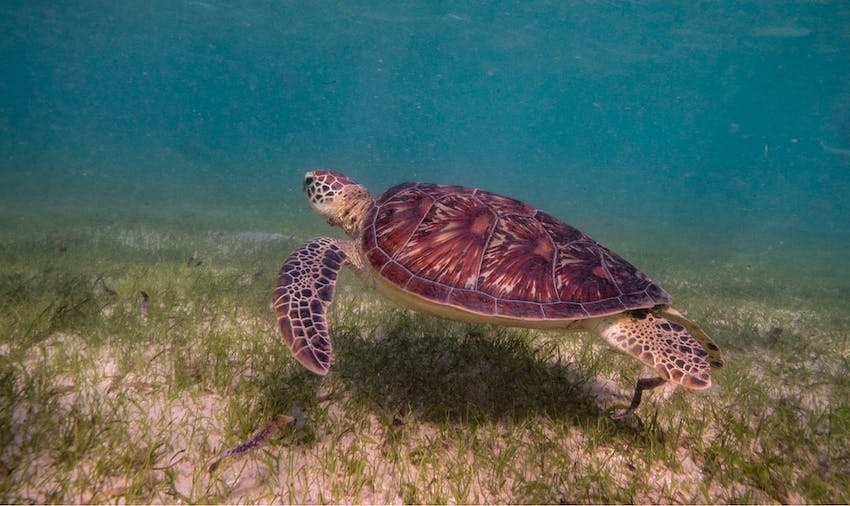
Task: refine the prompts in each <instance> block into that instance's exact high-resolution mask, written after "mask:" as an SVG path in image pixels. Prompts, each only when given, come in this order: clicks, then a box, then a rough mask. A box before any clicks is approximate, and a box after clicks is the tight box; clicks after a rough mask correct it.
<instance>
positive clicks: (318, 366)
mask: <svg viewBox="0 0 850 506" xmlns="http://www.w3.org/2000/svg"><path fill="white" fill-rule="evenodd" d="M349 242H350V241H340V240H338V239H333V238H330V237H317V238H315V239H311V240H309V241H307V243H306V244H304V245H303V246H301V247H300V248H298V249H297V250H295V251H294V252H293V253H292V254H291V255H289V257H288V258H287V259H286V261H285V262H284V264H283V267H281V269H280V273H279V274H278V278H277V287H276V288H275V291H274V301H273V305H274V309H275V313H276V314H277V322H278V327H279V328H280V332H281V334H282V335H283V340H284V341H286V344H287V345H289V349H290V350H292V354H293V355H295V358H297V359H298V360H299V361H300V362H301V363H302V364H303V365H304V367H306V368H307V369H310V370H311V371H313V372H315V373H318V374H322V375H324V374H327V373H328V369H329V368H330V366H331V351H332V347H331V340H330V336H329V335H328V325H327V319H326V312H327V308H328V306H329V305H330V304H331V302H332V301H333V296H334V288H335V287H336V278H337V275H338V274H339V270H340V268H341V267H342V266H343V265H345V264H347V263H349V262H350V260H349V255H348V254H347V253H346V250H347V249H349V248H350V245H349Z"/></svg>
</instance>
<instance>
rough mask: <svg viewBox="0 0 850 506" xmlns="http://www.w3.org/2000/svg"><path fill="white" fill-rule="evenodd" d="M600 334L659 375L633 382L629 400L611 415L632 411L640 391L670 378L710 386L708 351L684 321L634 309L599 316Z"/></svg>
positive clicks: (699, 386)
mask: <svg viewBox="0 0 850 506" xmlns="http://www.w3.org/2000/svg"><path fill="white" fill-rule="evenodd" d="M597 331H598V332H599V334H600V335H601V336H602V337H603V338H604V339H605V340H606V341H608V342H609V343H610V344H611V345H613V346H614V347H616V348H617V349H619V350H622V351H624V352H626V353H628V354H629V355H632V356H634V357H636V358H638V359H640V361H641V362H643V363H644V364H646V365H648V366H650V367H652V368H653V369H655V371H656V372H657V373H658V375H659V378H644V379H641V380H640V381H638V383H637V385H636V386H635V393H634V397H633V399H632V403H631V405H630V406H629V409H627V410H626V411H625V412H623V413H619V414H617V415H614V419H619V418H623V417H625V416H628V415H629V414H631V413H632V412H633V411H634V410H635V409H637V407H638V405H640V399H641V393H642V392H643V391H644V390H650V389H652V388H655V387H658V386H660V385H662V384H663V383H664V381H672V382H673V383H678V384H681V385H684V386H686V387H688V388H691V389H695V390H702V389H704V388H708V387H710V386H711V376H710V375H709V372H710V371H711V368H712V366H711V364H710V363H709V358H710V357H709V352H708V351H706V349H705V348H703V346H702V344H700V342H699V341H697V340H696V339H695V338H694V337H693V336H692V335H691V334H690V333H689V332H688V329H687V328H685V326H684V325H681V324H679V323H676V322H674V321H671V320H668V319H666V318H664V317H663V316H661V314H660V313H657V312H654V311H650V310H635V311H628V312H626V313H620V314H617V315H614V316H610V317H607V318H601V319H600V320H599V324H598V326H597Z"/></svg>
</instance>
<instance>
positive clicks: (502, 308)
mask: <svg viewBox="0 0 850 506" xmlns="http://www.w3.org/2000/svg"><path fill="white" fill-rule="evenodd" d="M496 314H498V315H502V316H510V317H513V318H517V317H519V318H535V319H542V318H544V317H545V315H544V314H543V308H542V307H541V305H540V304H537V303H535V302H522V301H517V300H502V299H499V300H497V301H496Z"/></svg>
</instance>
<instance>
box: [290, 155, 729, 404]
mask: <svg viewBox="0 0 850 506" xmlns="http://www.w3.org/2000/svg"><path fill="white" fill-rule="evenodd" d="M303 190H304V194H305V196H306V198H307V201H308V202H309V203H310V205H311V206H312V207H313V208H314V209H315V210H316V211H318V213H319V214H321V215H322V216H323V217H324V218H325V219H326V220H327V221H328V223H329V224H331V225H337V226H340V227H342V229H343V230H345V232H346V233H347V234H348V235H349V236H350V237H351V238H352V240H339V239H334V238H330V237H317V238H314V239H311V240H310V241H308V242H307V243H306V244H304V245H303V246H301V247H300V248H299V249H297V250H296V251H295V252H293V253H292V254H291V255H290V256H289V257H288V258H287V259H286V261H285V263H284V264H283V267H282V268H281V270H280V273H279V277H278V285H277V288H276V289H275V292H274V308H275V311H276V313H277V321H278V326H279V328H280V331H281V333H282V334H283V338H284V340H285V341H286V343H287V344H288V345H289V347H290V349H291V350H292V353H293V354H294V355H295V357H296V358H297V359H298V360H299V361H300V362H301V363H302V364H303V365H304V366H305V367H307V368H308V369H310V370H311V371H313V372H316V373H318V374H327V372H328V369H329V368H330V366H331V341H330V337H329V335H328V325H327V321H326V315H325V313H326V311H327V308H328V306H329V305H330V304H331V302H332V301H333V295H334V287H335V285H336V280H337V274H338V272H339V270H340V268H341V267H342V266H348V267H349V268H351V269H353V270H354V271H355V272H356V273H357V274H358V275H359V277H360V278H361V279H362V280H363V282H364V283H365V284H366V285H368V286H370V287H373V288H375V289H377V290H378V292H380V293H381V294H383V295H384V296H386V297H387V298H389V299H390V300H392V301H394V302H397V303H398V304H400V305H402V306H405V307H408V308H410V309H413V310H416V311H422V312H425V313H430V314H433V315H437V316H441V317H444V318H450V319H454V320H462V321H469V322H478V323H496V324H502V325H509V326H515V327H529V328H536V329H555V330H563V331H587V332H592V333H596V334H598V335H600V336H601V337H602V338H603V339H604V340H605V341H607V342H608V343H609V344H611V345H612V346H613V347H614V348H616V349H618V350H620V351H623V352H625V353H627V354H629V355H632V356H634V357H636V358H638V359H639V360H640V361H641V362H643V363H644V364H647V365H649V366H650V367H652V368H654V369H655V370H656V371H657V372H658V375H659V377H654V378H643V379H640V380H639V381H638V382H637V385H636V386H635V391H634V396H633V398H632V402H631V405H630V406H629V408H628V409H626V410H625V411H623V412H621V413H618V414H615V415H612V417H613V418H615V419H619V418H623V417H625V416H628V415H630V414H631V413H633V412H634V411H635V409H636V408H637V407H638V405H639V404H640V398H641V392H642V391H643V390H648V389H651V388H655V387H657V386H659V385H661V384H663V383H664V381H672V382H674V383H679V384H682V385H685V386H686V387H688V388H692V389H704V388H708V387H709V386H710V385H711V378H710V376H709V371H710V370H711V369H713V368H719V367H722V366H723V359H722V357H721V355H720V350H719V348H718V347H717V345H716V344H715V343H714V341H712V340H711V338H709V337H708V336H707V335H706V334H705V332H703V331H702V330H701V329H700V328H699V327H698V326H697V325H696V324H694V323H692V322H690V321H688V320H687V319H685V317H684V316H682V315H681V314H680V313H679V312H678V311H676V310H675V309H673V307H671V306H670V302H671V297H670V295H669V294H668V293H667V292H666V291H664V290H663V289H662V288H660V287H659V286H658V285H656V284H655V283H653V282H652V281H651V280H650V279H649V278H648V277H647V276H646V275H644V274H643V273H642V272H640V271H639V270H637V268H635V267H634V266H633V265H631V264H630V263H629V262H627V261H626V260H624V259H623V258H621V257H620V256H618V255H617V254H615V253H613V252H611V251H610V250H608V249H606V248H604V247H603V246H601V245H599V244H598V243H597V242H596V241H594V240H593V239H591V238H590V237H588V236H587V235H585V234H583V233H582V232H580V231H578V230H576V229H575V228H573V227H571V226H569V225H567V224H566V223H564V222H562V221H560V220H558V219H557V218H554V217H552V216H550V215H549V214H546V213H544V212H543V211H539V210H537V209H535V208H534V207H532V206H530V205H528V204H526V203H524V202H520V201H518V200H514V199H512V198H509V197H504V196H502V195H497V194H495V193H491V192H488V191H484V190H480V189H477V188H471V187H466V186H449V185H440V184H430V183H403V184H400V185H398V186H395V187H393V188H390V189H389V190H387V191H386V192H384V194H383V195H381V196H379V197H378V198H373V197H372V195H371V194H370V193H369V191H368V190H367V189H366V188H365V187H364V186H362V185H360V184H358V183H356V182H355V181H354V180H353V179H351V178H349V177H347V176H345V175H343V174H341V173H339V172H334V171H330V170H316V171H311V172H308V173H307V174H306V175H305V176H304V186H303Z"/></svg>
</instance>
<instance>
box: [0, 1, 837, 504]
mask: <svg viewBox="0 0 850 506" xmlns="http://www.w3.org/2000/svg"><path fill="white" fill-rule="evenodd" d="M315 168H330V169H334V170H337V171H341V172H344V173H345V174H347V175H348V176H350V177H352V178H354V179H356V180H358V181H359V182H361V183H363V184H365V185H366V186H367V187H368V188H369V189H370V190H371V191H372V192H373V194H374V195H378V194H380V193H381V192H383V191H384V190H386V189H387V188H389V187H391V186H394V185H395V184H397V183H400V182H402V181H410V180H416V181H427V182H435V183H449V184H463V185H469V186H476V187H480V188H483V189H486V190H490V191H494V192H498V193H503V194H507V195H510V196H512V197H515V198H518V199H521V200H524V201H526V202H528V203H530V204H532V205H534V206H536V207H538V208H540V209H542V210H544V211H546V212H548V213H550V214H552V215H554V216H557V217H559V218H560V219H562V220H564V221H565V222H567V223H569V224H571V225H573V226H575V227H577V228H579V229H580V230H582V231H583V232H585V233H587V234H588V235H590V236H591V237H593V238H594V239H596V240H597V241H599V242H600V243H601V244H603V245H605V246H606V247H608V248H610V249H612V250H613V251H615V252H617V253H619V254H620V255H622V256H623V257H625V258H626V259H627V260H629V261H630V262H631V263H633V264H634V265H635V266H636V267H638V268H639V269H640V270H641V271H643V272H645V273H646V274H647V275H648V276H650V277H651V278H652V279H653V280H654V281H656V282H657V283H658V284H659V285H660V286H662V287H664V288H665V289H666V290H667V291H668V292H670V293H671V295H672V296H673V298H674V301H675V304H676V307H677V308H678V309H679V310H681V311H682V312H683V313H684V314H685V315H686V316H687V317H688V318H690V319H692V320H694V321H695V322H697V323H699V325H701V326H702V327H703V328H704V329H705V331H706V332H707V333H708V334H709V335H711V336H712V338H713V339H714V340H715V341H716V342H717V343H718V345H719V346H720V347H721V349H722V350H723V353H724V358H725V360H726V365H725V367H724V368H722V369H718V370H716V371H713V373H712V378H713V386H712V388H710V389H708V390H705V391H700V392H694V391H689V390H687V389H684V388H680V389H675V388H666V387H665V388H659V389H658V390H657V391H656V392H654V393H652V394H651V395H649V396H648V399H645V400H644V402H643V404H642V405H641V408H640V411H639V412H638V413H637V414H636V415H634V416H633V417H630V418H629V419H627V420H623V421H621V422H613V421H611V420H610V419H609V417H608V414H609V412H610V411H612V410H614V409H615V408H617V407H618V406H621V405H622V407H624V406H625V404H627V403H628V401H629V399H630V398H631V395H632V390H633V387H632V385H634V384H635V381H636V380H637V379H638V378H639V377H640V376H641V375H642V374H644V373H645V371H643V372H642V370H641V369H640V368H639V364H638V363H637V361H634V360H633V359H632V358H631V357H627V356H621V355H618V354H615V353H611V352H610V351H611V350H610V349H609V348H608V347H607V346H605V345H604V343H602V342H601V340H599V339H595V338H592V337H591V336H582V335H581V334H576V337H575V338H566V337H565V336H564V335H563V334H561V333H558V332H554V331H553V332H544V331H527V330H516V329H505V328H497V327H495V326H480V325H479V326H476V325H472V324H463V323H455V322H448V321H445V320H439V319H437V318H431V317H428V316H422V315H417V314H413V313H412V312H409V311H405V310H401V309H398V308H397V307H396V306H394V305H393V304H392V303H391V302H387V301H384V300H382V299H381V298H380V297H379V296H378V295H377V294H374V293H371V292H367V291H364V290H363V285H362V284H360V283H359V282H358V281H357V280H356V279H355V278H354V276H352V275H350V273H344V274H342V275H341V277H340V283H339V285H338V287H337V288H338V289H337V292H336V297H335V302H334V305H333V306H331V309H330V312H329V315H328V317H329V319H328V321H329V327H330V332H331V334H332V337H333V339H334V347H335V348H334V350H335V352H334V353H335V354H334V366H333V369H332V371H331V374H329V375H328V376H326V377H318V376H315V375H312V374H311V373H309V372H307V371H305V370H304V369H303V368H302V367H301V366H300V365H299V364H298V363H297V361H296V360H294V359H293V358H292V357H291V354H290V353H289V351H288V350H287V349H286V347H285V345H284V344H283V342H282V340H281V339H280V337H279V335H278V332H277V329H276V325H275V320H274V313H273V312H272V311H271V309H270V307H269V302H270V299H271V297H272V292H273V289H274V285H275V281H276V272H277V269H278V268H279V266H280V265H281V263H282V262H283V260H284V259H285V258H286V257H287V255H289V254H290V253H291V252H292V251H293V250H295V249H296V248H297V247H298V246H299V245H301V244H303V243H304V242H305V241H306V240H307V239H308V238H310V237H314V236H319V235H333V236H336V237H341V236H342V231H341V230H339V229H332V228H331V227H329V226H328V225H327V224H326V223H324V222H323V220H322V219H321V218H320V217H319V216H317V215H316V214H315V213H313V212H312V211H311V209H310V208H309V206H308V205H307V203H306V202H305V200H304V198H303V196H302V193H301V185H302V178H303V175H304V173H305V172H306V171H308V170H312V169H315ZM848 194H850V2H846V1H838V0H836V1H827V0H824V1H787V0H780V1H774V0H752V1H725V2H686V1H666V2H664V1H634V2H632V1H607V0H599V1H564V2H547V1H538V0H532V1H527V2H407V1H402V2H396V1H386V0H382V1H375V2H348V1H345V2H327V1H309V2H307V1H305V2H293V1H279V0H275V1H230V0H168V1H165V0H149V1H144V2H134V1H127V0H114V1H109V2H105V1H77V2H74V1H38V0H34V1H20V2H15V1H3V2H0V503H5V502H9V503H24V502H38V503H41V502H59V503H67V502H94V503H98V502H130V503H150V502H162V503H172V502H190V503H218V502H225V503H241V502H261V503H270V502H291V503H328V502H331V503H334V502H336V503H399V502H405V503H448V502H456V503H482V502H488V503H589V502H598V503H673V502H678V503H681V502H684V503H715V502H720V503H768V502H778V503H848V502H850V485H848V483H850V397H848V395H847V392H848V391H850V332H848V329H849V328H850V303H849V302H848V300H849V299H850V263H848V262H847V258H848V256H850V198H848ZM624 403H625V404H624ZM284 413H285V415H284ZM284 419H287V420H288V421H287V422H286V423H290V422H291V424H290V425H287V426H286V427H283V428H281V429H280V431H279V432H280V434H278V435H279V436H280V437H274V438H272V439H271V441H270V442H269V445H268V447H267V448H263V449H262V450H260V451H257V452H254V453H253V454H251V455H250V456H247V457H245V458H244V459H243V460H227V461H224V463H223V464H222V466H221V467H220V468H218V471H216V466H218V463H219V462H221V460H220V459H219V460H216V461H215V463H214V464H211V462H212V461H213V459H215V458H216V456H218V455H221V454H222V453H221V452H222V451H223V450H224V449H225V448H228V447H232V446H233V445H236V444H238V443H239V442H240V441H244V440H245V439H247V438H248V437H249V436H250V435H251V434H252V433H254V431H257V430H258V429H260V430H261V431H264V430H266V429H265V428H268V427H271V426H268V425H263V420H270V421H274V420H284ZM280 423H281V424H284V422H280ZM264 427H265V428H264ZM261 428H262V429H261ZM274 430H277V429H274V428H270V429H268V430H267V431H266V432H267V435H268V434H270V433H272V432H274ZM128 442H131V444H130V443H128Z"/></svg>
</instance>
